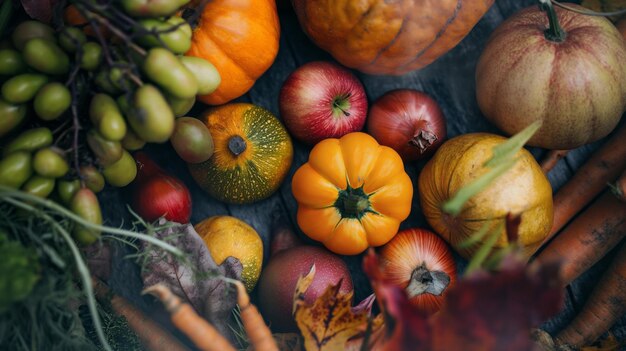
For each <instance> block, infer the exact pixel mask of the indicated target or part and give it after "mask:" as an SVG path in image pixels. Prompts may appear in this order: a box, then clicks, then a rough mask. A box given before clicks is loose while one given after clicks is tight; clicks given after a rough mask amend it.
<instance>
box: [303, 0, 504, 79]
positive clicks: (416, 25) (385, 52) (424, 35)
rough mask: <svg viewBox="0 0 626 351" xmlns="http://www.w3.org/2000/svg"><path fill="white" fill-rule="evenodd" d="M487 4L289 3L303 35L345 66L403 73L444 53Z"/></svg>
mask: <svg viewBox="0 0 626 351" xmlns="http://www.w3.org/2000/svg"><path fill="white" fill-rule="evenodd" d="M491 4H493V0H438V1H425V0H418V1H388V0H369V1H361V0H293V5H294V9H295V10H296V14H297V15H298V20H299V21H300V24H301V25H302V28H303V29H304V31H305V32H306V33H307V35H308V36H309V37H310V38H311V39H312V40H313V41H314V42H315V43H316V44H317V45H318V46H319V47H321V48H322V49H324V50H326V51H328V52H329V53H330V54H331V55H333V57H334V58H335V59H337V61H339V62H341V63H342V64H344V65H345V66H348V67H352V68H356V69H358V70H360V71H363V72H365V73H371V74H403V73H406V72H409V71H412V70H415V69H418V68H421V67H424V66H426V65H428V64H429V63H431V62H433V61H434V60H435V59H437V58H438V57H439V56H441V55H443V54H444V53H446V52H448V50H450V49H452V48H453V47H454V46H455V45H456V44H458V43H459V42H460V41H461V39H463V38H464V37H465V36H466V35H467V33H469V31H470V30H471V29H472V28H473V27H474V25H476V23H477V22H478V20H479V19H480V18H481V17H482V16H483V15H484V14H485V12H487V10H488V9H489V7H491Z"/></svg>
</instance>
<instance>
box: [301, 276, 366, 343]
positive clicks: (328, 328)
mask: <svg viewBox="0 0 626 351" xmlns="http://www.w3.org/2000/svg"><path fill="white" fill-rule="evenodd" d="M314 276H315V265H313V267H312V268H311V271H310V272H309V273H308V274H307V275H306V276H304V277H300V279H299V280H298V283H297V284H296V292H295V295H294V317H295V320H296V323H297V324H298V328H300V331H301V332H302V336H303V337H304V347H305V349H306V350H307V351H313V350H319V351H322V350H344V349H346V348H347V347H348V342H349V341H350V340H354V339H359V338H362V337H363V335H364V333H365V331H366V329H367V326H368V321H369V315H370V314H369V307H368V305H369V306H371V302H372V298H369V299H366V300H365V302H364V304H362V305H360V307H357V308H353V307H352V294H353V293H352V292H350V293H347V294H344V293H341V292H340V291H339V287H340V286H341V281H339V282H338V283H337V284H335V285H331V286H329V287H328V288H327V289H326V291H325V292H324V294H322V295H321V296H320V297H318V298H317V299H316V300H315V301H314V302H313V303H312V304H308V303H307V302H306V301H305V300H304V293H305V292H306V290H307V289H308V287H309V286H310V285H311V282H312V281H313V277H314Z"/></svg>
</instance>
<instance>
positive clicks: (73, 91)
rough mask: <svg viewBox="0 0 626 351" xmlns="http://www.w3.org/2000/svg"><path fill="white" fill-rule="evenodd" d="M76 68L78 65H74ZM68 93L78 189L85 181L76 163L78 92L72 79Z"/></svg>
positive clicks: (78, 128)
mask: <svg viewBox="0 0 626 351" xmlns="http://www.w3.org/2000/svg"><path fill="white" fill-rule="evenodd" d="M76 67H78V65H76ZM70 93H71V94H72V105H71V107H70V108H71V110H72V129H73V131H74V136H73V140H72V154H73V155H74V170H75V171H76V174H78V179H80V187H81V188H84V187H85V180H84V179H83V176H82V174H81V172H80V163H79V162H78V133H80V129H81V127H80V121H79V120H78V107H77V106H76V105H77V104H78V91H77V89H76V80H75V79H73V80H72V83H71V85H70Z"/></svg>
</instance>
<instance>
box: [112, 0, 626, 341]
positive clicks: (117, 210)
mask: <svg viewBox="0 0 626 351" xmlns="http://www.w3.org/2000/svg"><path fill="white" fill-rule="evenodd" d="M535 3H536V2H535V1H534V0H523V1H517V0H516V1H512V0H509V1H504V0H502V1H497V2H496V4H495V5H494V6H493V7H492V8H491V10H490V11H489V12H488V13H487V14H486V15H485V17H484V18H483V19H482V20H481V21H480V22H479V23H478V24H477V25H476V27H475V28H474V30H472V32H471V33H470V34H469V35H468V36H467V37H466V38H465V39H464V40H463V41H462V42H461V43H460V44H459V45H458V46H457V47H456V48H454V49H453V50H452V51H450V52H449V53H447V54H446V55H444V56H442V57H441V58H439V60H437V61H436V62H435V63H433V64H431V65H430V66H428V67H426V68H425V69H422V70H421V71H417V72H413V73H410V74H406V75H404V76H400V77H394V76H372V75H366V74H362V73H359V72H355V74H356V75H357V76H358V77H359V78H360V79H361V81H362V82H363V84H364V86H365V89H366V92H367V95H368V99H369V101H370V102H372V101H374V100H375V99H376V98H378V97H379V96H380V95H382V94H384V93H385V92H387V91H389V90H392V89H396V88H413V89H418V90H422V91H424V92H426V93H428V94H430V95H431V96H432V97H433V98H434V99H435V100H437V101H438V102H439V104H440V105H441V108H442V109H443V112H444V114H445V116H446V118H447V127H448V133H449V134H448V135H449V137H453V136H456V135H459V134H463V133H469V132H479V131H480V132H483V131H487V132H494V133H497V132H498V130H497V129H496V128H495V127H494V126H493V125H491V124H490V123H489V122H487V121H486V120H485V119H484V118H483V116H482V115H481V113H480V111H479V109H478V106H477V103H476V99H475V90H474V84H475V80H474V70H475V66H476V62H477V60H478V57H479V55H480V53H481V51H482V49H483V47H484V46H485V44H486V41H487V39H488V37H489V34H490V33H491V32H492V31H493V30H494V28H495V27H496V26H497V25H498V24H499V23H500V22H501V21H502V20H503V19H504V18H506V17H508V16H510V15H511V14H512V13H514V12H515V11H516V10H518V9H521V8H523V7H526V6H530V5H534V4H535ZM280 19H281V26H282V36H281V38H280V50H279V53H278V57H277V58H276V61H275V62H274V64H273V65H272V67H271V68H270V69H269V70H268V71H267V72H266V73H265V75H264V76H263V77H261V79H259V80H258V81H257V83H256V85H255V86H254V88H253V89H252V90H251V91H250V92H249V93H247V94H246V95H244V96H243V97H241V98H240V99H239V101H246V102H252V103H255V104H258V105H260V106H263V107H265V108H267V109H269V110H270V111H272V112H273V113H274V114H276V115H277V116H278V91H279V89H280V87H281V85H282V82H283V81H284V80H285V79H286V77H287V76H288V75H289V73H290V72H292V71H293V70H294V69H295V68H296V67H298V66H300V65H302V64H303V63H306V62H309V61H314V60H332V58H331V57H330V55H328V54H327V53H325V52H323V51H322V50H320V49H318V48H317V47H316V46H315V45H314V44H313V43H312V42H311V41H310V40H309V39H308V38H307V37H306V35H305V34H304V33H303V32H302V31H301V29H300V27H299V25H298V22H297V20H296V18H295V15H294V13H293V12H292V11H283V12H281V13H280ZM203 109H204V106H196V107H195V108H194V110H193V111H192V112H194V113H195V114H193V113H192V115H196V116H197V115H199V114H200V113H201V112H202V110H203ZM602 142H603V141H599V142H596V143H594V144H591V145H587V146H584V147H581V148H579V149H577V150H575V151H573V152H570V154H569V155H568V156H567V158H566V159H565V160H564V161H560V162H559V164H558V165H557V166H556V168H555V169H554V170H553V171H552V172H551V173H550V175H549V179H550V183H551V184H552V186H553V188H554V190H555V191H556V190H558V188H559V187H560V186H561V185H562V184H563V183H564V182H566V181H567V179H568V178H569V177H570V176H571V175H572V174H573V172H575V171H576V169H577V168H578V167H580V165H581V164H582V163H583V162H584V161H585V159H586V158H587V157H588V156H589V155H590V153H592V152H593V150H595V149H596V148H598V147H599V146H600V145H601V144H602ZM294 146H295V157H294V163H293V165H292V167H291V170H290V173H289V176H288V178H287V181H286V182H285V183H284V184H283V185H282V187H281V188H280V190H279V191H278V192H277V193H276V194H274V195H273V196H272V197H270V198H268V199H266V200H264V201H261V202H259V203H256V204H253V205H227V204H224V203H220V202H219V201H216V200H214V199H212V198H211V197H209V196H208V195H207V194H205V193H203V192H202V190H201V189H200V188H199V187H198V186H197V185H195V183H194V182H193V180H192V179H191V176H190V175H189V172H188V171H187V167H186V166H185V164H184V163H183V162H182V161H181V160H180V159H179V158H178V157H177V156H176V155H175V154H174V152H173V150H172V149H171V148H170V147H169V145H150V146H149V147H148V148H147V151H148V152H149V154H150V155H151V156H152V157H153V158H154V159H155V161H157V163H159V164H160V165H161V166H162V167H163V168H165V169H166V170H167V171H169V172H171V173H173V174H175V175H176V176H178V177H179V178H181V179H182V180H183V181H184V182H185V183H186V184H187V185H188V186H189V188H190V190H191V192H192V196H193V204H194V206H193V215H192V223H197V222H198V221H200V220H202V219H204V218H206V217H208V216H213V215H220V214H228V215H231V216H235V217H238V218H240V219H243V220H245V221H246V222H248V223H249V224H250V225H252V226H253V227H254V228H255V229H256V230H257V231H258V232H259V234H260V235H261V236H262V238H263V240H264V244H266V245H265V247H266V255H265V257H266V258H267V247H269V245H268V243H269V236H270V231H271V226H272V223H273V222H274V221H275V219H276V218H280V217H282V218H284V219H285V220H287V221H289V222H290V223H291V224H292V226H293V227H294V228H296V227H297V226H296V224H295V223H296V222H295V211H296V202H295V200H294V198H293V196H292V194H291V186H290V179H291V176H292V175H293V172H294V171H295V170H296V169H297V167H299V166H300V165H301V164H302V163H304V162H305V161H306V159H307V157H308V152H309V150H310V148H309V147H307V146H304V145H302V144H300V143H298V142H295V144H294ZM531 152H532V153H533V155H535V157H537V158H540V157H541V156H542V155H543V154H544V153H545V150H542V149H538V148H532V149H531ZM422 166H423V162H422V163H409V164H407V165H406V170H407V172H408V173H409V175H410V176H411V177H412V179H414V180H415V179H416V178H417V174H418V173H419V170H420V169H421V168H422ZM414 185H416V184H414ZM125 196H127V195H126V194H125V192H124V191H123V190H122V191H116V190H113V189H109V191H107V192H105V193H104V194H103V195H102V197H103V199H102V200H103V201H102V202H103V207H104V212H105V217H106V218H107V219H108V224H112V225H119V224H120V223H122V222H125V223H128V221H129V218H128V213H127V211H126V208H125V206H123V205H122V204H124V203H126V202H127V200H128V199H127V198H126V197H125ZM413 205H414V206H413V210H412V212H411V215H410V217H409V218H408V219H407V220H406V221H405V222H404V223H403V224H402V228H408V227H413V226H427V224H426V222H425V221H424V218H423V216H422V214H421V210H420V208H419V201H418V197H417V194H416V196H415V198H414V200H413ZM114 252H115V259H114V270H113V272H114V273H113V276H112V277H111V281H110V283H111V285H112V287H113V289H114V290H115V291H117V292H118V293H119V294H121V295H123V296H125V297H127V298H129V299H130V300H132V301H133V302H135V303H136V304H137V305H138V306H140V307H141V308H143V309H145V310H146V311H150V312H151V313H152V314H153V315H154V316H155V318H156V319H157V320H158V321H160V322H163V323H166V321H165V319H164V316H163V314H162V311H161V309H160V306H158V305H154V304H153V303H152V302H151V300H150V299H146V298H142V297H140V296H139V291H140V290H141V281H140V279H139V269H138V267H137V266H136V265H135V264H134V263H133V262H132V260H129V259H125V256H126V255H127V254H128V253H129V251H128V249H126V248H118V249H117V250H114ZM345 260H346V262H347V263H348V264H349V266H350V269H351V272H352V276H353V280H354V283H355V286H356V299H357V300H360V299H362V298H364V297H366V296H367V295H368V294H369V293H370V292H371V291H370V290H371V289H370V287H369V284H368V282H367V280H366V279H365V277H364V275H363V273H362V272H361V269H360V261H361V257H360V256H355V257H345ZM458 262H459V264H460V265H461V267H462V266H463V265H464V262H463V261H462V260H461V259H458ZM608 262H609V259H604V260H603V261H602V262H600V263H599V264H598V265H596V266H595V267H594V268H593V269H592V270H590V271H589V272H587V273H586V274H585V275H583V276H582V277H581V278H580V279H578V280H577V281H575V282H574V283H573V284H572V285H571V286H569V287H568V289H567V294H566V295H567V299H566V304H565V307H564V310H563V311H562V313H560V314H559V315H558V316H556V317H555V318H553V319H552V320H550V321H548V322H547V323H546V324H545V325H544V327H545V328H546V329H547V330H548V331H549V332H555V331H557V330H559V329H560V328H562V327H563V326H565V325H566V324H567V322H568V321H569V320H570V319H571V318H572V317H573V316H574V315H575V314H576V312H577V311H578V310H580V308H581V307H582V304H583V303H584V301H585V299H586V297H587V295H588V294H589V293H590V291H591V289H592V288H593V287H594V284H595V283H596V281H597V280H598V278H599V276H600V274H601V273H602V271H603V270H604V269H605V268H606V265H607V264H608ZM612 331H613V332H614V333H615V334H616V335H617V336H618V337H619V338H620V339H622V340H624V339H626V318H622V320H621V321H620V322H619V323H618V325H616V326H615V327H614V328H613V330H612Z"/></svg>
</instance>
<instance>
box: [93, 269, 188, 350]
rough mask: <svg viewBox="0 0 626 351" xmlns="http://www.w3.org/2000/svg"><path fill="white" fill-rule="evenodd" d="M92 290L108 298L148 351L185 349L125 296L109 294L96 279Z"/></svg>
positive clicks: (100, 296)
mask: <svg viewBox="0 0 626 351" xmlns="http://www.w3.org/2000/svg"><path fill="white" fill-rule="evenodd" d="M93 282H94V292H95V293H96V296H97V297H98V298H100V299H105V298H110V302H111V307H112V308H113V311H115V313H117V314H118V315H120V316H123V317H124V318H126V321H127V322H128V326H129V327H130V329H132V330H133V331H134V332H135V334H137V337H138V338H139V340H141V343H142V344H143V346H144V347H145V348H146V349H147V350H150V351H187V350H189V349H188V348H187V347H185V346H184V345H183V344H182V343H181V342H180V341H179V340H178V339H176V338H175V337H174V336H172V334H170V333H169V332H168V331H166V330H165V329H163V328H162V327H161V326H160V325H159V324H157V323H156V322H155V321H153V320H152V319H150V318H148V317H147V316H146V315H145V314H144V313H143V312H141V310H139V309H138V308H136V307H135V306H133V305H132V304H131V303H130V302H128V301H127V300H126V299H125V298H123V297H121V296H119V295H114V294H111V291H110V290H109V288H108V287H107V286H106V285H105V284H104V283H102V282H101V281H100V280H98V279H93Z"/></svg>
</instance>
